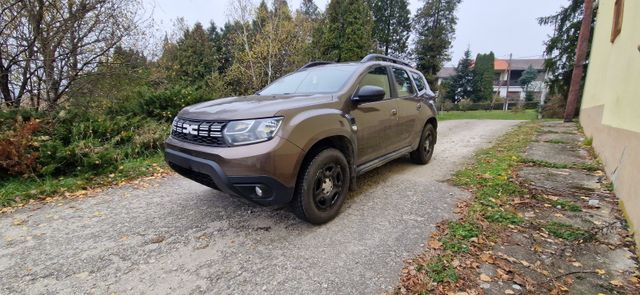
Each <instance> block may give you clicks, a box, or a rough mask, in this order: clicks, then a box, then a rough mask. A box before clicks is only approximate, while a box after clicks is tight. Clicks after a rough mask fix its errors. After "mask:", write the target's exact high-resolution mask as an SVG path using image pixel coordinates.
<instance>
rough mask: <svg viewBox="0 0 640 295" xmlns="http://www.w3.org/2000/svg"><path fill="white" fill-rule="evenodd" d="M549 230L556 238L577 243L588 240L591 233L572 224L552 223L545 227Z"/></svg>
mask: <svg viewBox="0 0 640 295" xmlns="http://www.w3.org/2000/svg"><path fill="white" fill-rule="evenodd" d="M544 229H545V230H547V231H548V232H549V233H550V234H552V235H553V236H554V237H556V238H560V239H564V240H567V241H577V240H581V239H584V238H586V237H587V236H588V235H589V233H587V232H586V231H584V230H581V229H579V228H576V227H575V226H572V225H570V224H565V223H561V222H556V221H551V222H549V223H547V224H546V225H545V226H544Z"/></svg>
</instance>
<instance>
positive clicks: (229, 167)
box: [165, 55, 438, 224]
mask: <svg viewBox="0 0 640 295" xmlns="http://www.w3.org/2000/svg"><path fill="white" fill-rule="evenodd" d="M437 127H438V123H437V121H436V109H435V107H434V104H433V93H432V92H431V90H430V89H429V86H428V84H427V82H426V80H425V78H424V76H423V75H422V73H420V72H419V71H417V70H416V69H414V68H412V67H411V66H410V65H409V64H407V63H405V62H403V61H401V60H398V59H394V58H390V57H386V56H382V55H368V56H367V57H365V58H364V59H363V60H362V61H361V62H349V63H330V62H312V63H309V64H307V65H305V66H304V67H302V68H300V69H299V70H298V71H296V72H294V73H291V74H289V75H286V76H284V77H282V78H280V79H278V80H276V81H275V82H273V83H271V84H270V85H268V86H266V87H265V88H264V89H262V90H261V91H259V92H257V93H256V94H254V95H249V96H242V97H230V98H224V99H216V100H212V101H208V102H203V103H199V104H196V105H192V106H188V107H185V108H184V109H183V110H182V111H180V112H179V113H178V116H177V117H176V118H175V119H174V121H173V124H172V130H171V135H170V137H169V138H168V139H167V140H166V142H165V158H166V161H167V163H168V164H169V166H170V167H171V168H172V169H173V170H175V171H176V172H177V173H179V174H181V175H183V176H185V177H187V178H189V179H192V180H194V181H196V182H199V183H201V184H203V185H206V186H209V187H211V188H214V189H216V190H220V191H222V192H225V193H227V194H231V195H236V196H241V197H244V198H247V199H249V200H251V201H254V202H256V203H259V204H262V205H281V204H290V206H291V208H292V210H293V212H294V213H295V214H296V215H297V216H298V217H300V218H302V219H303V220H306V221H307V222H310V223H312V224H322V223H325V222H328V221H330V220H332V219H333V218H334V217H335V216H336V215H338V213H339V211H340V208H341V206H342V204H343V203H344V200H345V198H346V195H347V193H348V190H349V189H353V188H354V187H355V185H356V177H357V176H358V175H361V174H363V173H365V172H367V171H370V170H372V169H374V168H377V167H379V166H381V165H383V164H385V163H387V162H389V161H392V160H394V159H396V158H399V157H402V156H405V155H407V154H409V155H410V158H411V159H412V160H413V162H415V163H417V164H427V163H428V162H429V160H430V159H431V156H432V155H433V150H434V145H435V143H436V138H437V133H436V129H437Z"/></svg>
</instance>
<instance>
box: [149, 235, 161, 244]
mask: <svg viewBox="0 0 640 295" xmlns="http://www.w3.org/2000/svg"><path fill="white" fill-rule="evenodd" d="M164 240H165V237H164V236H155V237H153V238H151V241H150V242H151V243H152V244H158V243H162V242H163V241H164Z"/></svg>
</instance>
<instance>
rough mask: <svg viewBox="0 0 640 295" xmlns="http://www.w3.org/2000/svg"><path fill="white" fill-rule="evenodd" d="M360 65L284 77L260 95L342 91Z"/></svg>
mask: <svg viewBox="0 0 640 295" xmlns="http://www.w3.org/2000/svg"><path fill="white" fill-rule="evenodd" d="M357 67H358V65H332V66H323V67H317V68H309V69H306V70H303V71H300V72H295V73H292V74H289V75H287V76H284V77H282V78H280V79H278V80H276V81H275V82H273V83H271V84H269V85H268V86H267V87H265V88H264V89H262V91H260V92H259V93H258V94H260V95H276V94H312V93H333V92H336V91H338V90H340V89H341V88H342V87H343V86H344V84H345V83H346V82H347V80H348V79H349V78H350V77H351V75H353V72H354V71H355V69H356V68H357Z"/></svg>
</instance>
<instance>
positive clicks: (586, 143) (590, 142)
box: [582, 137, 593, 146]
mask: <svg viewBox="0 0 640 295" xmlns="http://www.w3.org/2000/svg"><path fill="white" fill-rule="evenodd" d="M582 145H584V146H593V137H585V138H584V139H583V140H582Z"/></svg>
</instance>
